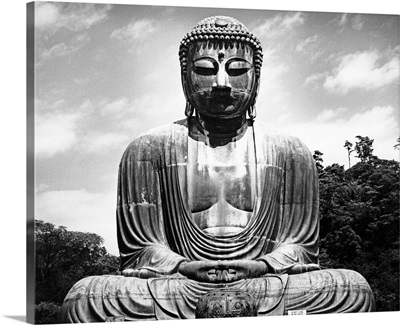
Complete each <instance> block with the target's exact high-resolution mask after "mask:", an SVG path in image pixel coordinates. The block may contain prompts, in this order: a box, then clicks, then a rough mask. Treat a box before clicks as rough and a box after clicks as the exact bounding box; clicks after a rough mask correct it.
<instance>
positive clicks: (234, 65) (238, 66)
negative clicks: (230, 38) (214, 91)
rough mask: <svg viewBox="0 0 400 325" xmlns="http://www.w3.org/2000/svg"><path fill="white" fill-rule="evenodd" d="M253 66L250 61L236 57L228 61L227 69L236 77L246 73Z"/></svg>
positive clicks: (229, 73)
mask: <svg viewBox="0 0 400 325" xmlns="http://www.w3.org/2000/svg"><path fill="white" fill-rule="evenodd" d="M252 67H253V66H252V65H251V64H250V63H249V62H247V61H245V60H240V59H237V58H235V59H232V60H230V61H228V62H227V63H226V67H225V69H226V72H227V73H228V75H230V76H232V77H236V76H240V75H242V74H245V73H246V72H247V71H249V70H250V69H251V68H252Z"/></svg>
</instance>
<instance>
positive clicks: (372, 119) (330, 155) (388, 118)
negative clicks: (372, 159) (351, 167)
mask: <svg viewBox="0 0 400 325" xmlns="http://www.w3.org/2000/svg"><path fill="white" fill-rule="evenodd" d="M349 111H350V110H349V109H347V108H339V109H337V110H324V111H322V112H321V113H320V114H318V115H317V116H315V118H314V119H313V120H311V121H309V122H307V123H303V124H296V123H292V124H290V125H287V126H286V127H284V130H285V131H286V132H287V133H290V134H294V135H296V136H298V137H299V138H300V139H302V140H303V141H304V142H305V143H306V144H307V146H308V147H309V148H310V150H311V151H314V150H320V151H322V152H323V153H324V156H323V159H324V164H325V165H330V164H333V163H339V164H341V165H345V166H346V167H347V165H348V162H347V152H346V151H345V150H344V148H343V145H344V142H345V141H346V140H349V141H350V142H354V138H355V136H356V135H362V136H369V137H370V138H371V139H374V140H375V141H374V149H375V150H374V154H376V155H377V156H378V157H380V158H383V159H396V160H398V152H397V151H396V150H393V145H394V144H395V142H396V139H397V138H398V136H399V125H398V123H397V119H396V118H395V111H394V108H393V107H392V106H375V107H373V108H371V109H369V110H367V111H364V112H362V113H356V114H354V115H352V116H350V117H349V116H348V114H346V113H348V112H349ZM352 161H353V163H355V162H357V161H358V160H357V159H356V158H354V159H353V160H352Z"/></svg>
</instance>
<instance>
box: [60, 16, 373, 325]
mask: <svg viewBox="0 0 400 325" xmlns="http://www.w3.org/2000/svg"><path fill="white" fill-rule="evenodd" d="M179 56H180V62H181V72H182V85H183V90H184V93H185V96H186V99H187V104H186V109H185V114H186V116H187V118H186V119H184V120H181V121H178V122H175V123H174V124H172V125H168V126H163V127H160V128H157V129H153V130H150V131H149V132H147V133H145V134H143V135H141V136H140V137H139V138H137V139H135V140H134V141H133V142H132V143H131V144H130V145H129V146H128V148H127V149H126V151H125V153H124V155H123V157H122V160H121V164H120V171H119V188H118V207H117V222H118V244H119V248H120V254H121V261H122V264H121V274H120V275H119V276H97V277H91V278H87V279H83V280H81V281H80V282H78V283H77V284H76V285H75V286H74V287H73V288H72V289H71V291H70V292H69V294H68V295H67V297H66V299H65V302H64V307H63V317H64V319H63V320H64V321H65V322H99V321H106V320H110V319H115V317H123V319H125V320H144V319H174V318H194V317H195V314H196V308H197V310H198V313H197V315H200V316H201V317H210V316H213V315H217V314H218V313H217V311H218V310H219V311H220V314H219V315H225V316H229V317H231V316H232V317H233V316H237V315H239V314H240V315H242V314H241V312H242V311H241V310H247V309H246V308H247V307H246V308H244V309H243V308H242V307H245V306H254V309H252V308H253V307H252V308H250V307H249V308H250V309H248V311H249V312H250V313H251V311H252V312H254V313H255V314H254V315H258V316H265V315H283V314H287V313H288V311H289V310H306V312H307V313H308V314H316V313H328V312H359V311H373V310H374V299H373V296H372V292H371V290H370V288H369V285H368V283H367V282H366V281H365V279H364V278H363V277H362V276H361V275H359V274H358V273H356V272H353V271H348V270H321V268H320V266H319V264H318V231H319V224H318V204H319V203H318V180H317V174H316V168H315V164H314V161H313V158H312V155H311V153H310V151H309V150H308V149H307V147H306V146H305V145H304V144H303V143H302V142H301V141H300V140H299V139H297V138H296V137H289V136H285V135H281V134H279V133H278V132H275V131H272V130H270V129H268V128H267V127H265V126H264V125H262V123H259V122H256V121H255V116H256V114H255V101H256V97H257V92H258V88H259V80H260V68H261V64H262V50H261V45H260V43H259V41H258V40H257V38H256V37H255V36H254V35H253V34H251V33H250V32H249V31H248V30H247V29H246V28H245V27H244V26H243V25H242V24H241V23H239V22H238V21H237V20H235V19H232V18H229V17H210V18H207V19H205V20H203V21H201V22H200V23H199V24H198V25H196V26H195V28H194V29H193V30H192V31H191V32H189V33H188V34H187V35H186V36H185V37H184V39H183V41H182V43H181V45H180V50H179ZM247 115H248V117H247ZM227 292H229V297H230V298H229V299H230V300H229V299H228V300H226V301H227V302H228V303H227V305H225V307H222V304H220V303H217V302H215V301H214V302H211V300H210V299H211V298H210V293H211V296H212V294H214V293H215V297H216V296H217V295H220V296H222V294H226V293H227ZM236 292H242V293H243V294H242V296H241V300H240V301H236V302H237V304H236V302H233V296H232V294H233V293H236ZM248 295H250V296H251V298H252V303H251V304H250V303H249V304H250V305H247V302H248V301H247V300H246V299H247V298H246V297H248ZM225 297H226V296H225ZM204 304H206V305H207V306H211V305H212V306H213V307H212V308H211V307H210V308H211V309H204V308H205V307H204ZM210 304H211V305H210ZM232 304H233V305H232ZM239 304H240V306H242V307H241V308H242V309H240V308H239V307H240V306H239ZM219 305H221V306H220V308H217V307H218V306H219ZM246 315H247V314H246Z"/></svg>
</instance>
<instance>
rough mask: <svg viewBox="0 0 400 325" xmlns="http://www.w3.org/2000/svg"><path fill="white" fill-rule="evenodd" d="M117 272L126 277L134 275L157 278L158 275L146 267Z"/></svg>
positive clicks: (142, 277)
mask: <svg viewBox="0 0 400 325" xmlns="http://www.w3.org/2000/svg"><path fill="white" fill-rule="evenodd" d="M119 274H120V275H123V276H126V277H134V278H140V279H149V278H158V277H159V276H160V274H159V273H156V272H153V271H151V270H147V269H125V270H123V271H121V272H119Z"/></svg>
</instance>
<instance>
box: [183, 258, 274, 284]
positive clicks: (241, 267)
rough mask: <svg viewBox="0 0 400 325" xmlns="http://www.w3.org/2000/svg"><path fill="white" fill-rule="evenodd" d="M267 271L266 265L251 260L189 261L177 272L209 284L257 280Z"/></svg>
mask: <svg viewBox="0 0 400 325" xmlns="http://www.w3.org/2000/svg"><path fill="white" fill-rule="evenodd" d="M267 271H268V267H267V264H266V263H264V262H262V261H253V260H236V261H191V262H184V263H182V264H181V265H180V266H179V272H180V273H181V274H183V275H185V276H186V277H188V278H189V279H192V280H196V281H199V282H210V283H220V282H232V281H237V280H241V279H249V278H257V277H260V276H263V275H264V274H266V273H267Z"/></svg>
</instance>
